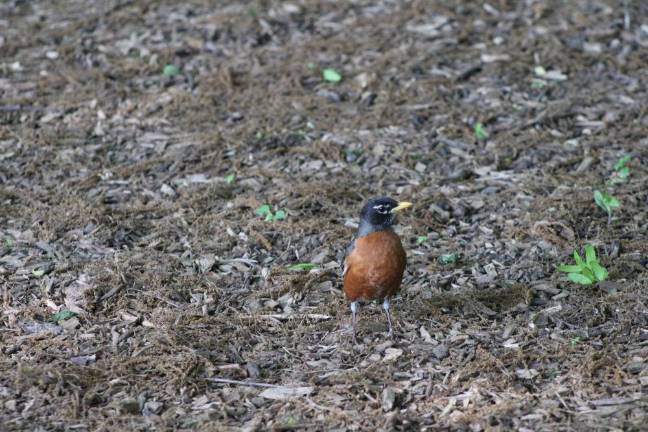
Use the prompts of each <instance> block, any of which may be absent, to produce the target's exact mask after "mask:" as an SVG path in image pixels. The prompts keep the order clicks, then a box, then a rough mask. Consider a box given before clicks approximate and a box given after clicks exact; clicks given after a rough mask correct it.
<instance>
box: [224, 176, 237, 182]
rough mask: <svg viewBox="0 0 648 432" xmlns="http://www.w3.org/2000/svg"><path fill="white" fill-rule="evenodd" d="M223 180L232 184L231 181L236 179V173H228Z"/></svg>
mask: <svg viewBox="0 0 648 432" xmlns="http://www.w3.org/2000/svg"><path fill="white" fill-rule="evenodd" d="M225 181H226V182H227V184H232V183H234V182H235V181H236V174H228V175H227V176H226V177H225Z"/></svg>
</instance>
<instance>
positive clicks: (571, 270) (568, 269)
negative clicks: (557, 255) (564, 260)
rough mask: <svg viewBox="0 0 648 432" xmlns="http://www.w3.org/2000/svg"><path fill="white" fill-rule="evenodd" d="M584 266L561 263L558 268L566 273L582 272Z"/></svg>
mask: <svg viewBox="0 0 648 432" xmlns="http://www.w3.org/2000/svg"><path fill="white" fill-rule="evenodd" d="M581 269H582V267H581V266H579V265H564V264H563V265H561V266H558V270H559V271H561V272H565V273H580V271H581Z"/></svg>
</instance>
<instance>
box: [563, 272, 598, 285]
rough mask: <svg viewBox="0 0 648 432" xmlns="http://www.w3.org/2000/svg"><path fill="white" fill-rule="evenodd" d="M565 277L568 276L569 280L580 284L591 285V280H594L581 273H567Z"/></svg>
mask: <svg viewBox="0 0 648 432" xmlns="http://www.w3.org/2000/svg"><path fill="white" fill-rule="evenodd" d="M567 277H568V278H569V280H570V281H572V282H575V283H577V284H581V285H591V284H592V282H594V280H593V279H590V278H588V277H587V276H585V275H582V274H580V273H569V274H568V275H567Z"/></svg>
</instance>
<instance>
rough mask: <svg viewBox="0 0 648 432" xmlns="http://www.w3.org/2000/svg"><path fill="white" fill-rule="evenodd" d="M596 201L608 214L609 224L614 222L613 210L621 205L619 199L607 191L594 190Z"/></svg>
mask: <svg viewBox="0 0 648 432" xmlns="http://www.w3.org/2000/svg"><path fill="white" fill-rule="evenodd" d="M594 202H595V203H596V205H597V206H599V207H601V208H602V209H603V210H605V211H606V212H607V214H608V225H610V223H611V222H612V210H614V209H618V208H619V207H621V203H620V202H619V200H618V199H616V198H614V197H613V196H612V195H610V194H609V193H607V192H601V191H598V190H597V191H594Z"/></svg>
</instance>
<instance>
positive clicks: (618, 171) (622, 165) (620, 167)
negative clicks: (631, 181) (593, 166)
mask: <svg viewBox="0 0 648 432" xmlns="http://www.w3.org/2000/svg"><path fill="white" fill-rule="evenodd" d="M631 160H632V156H630V155H626V156H623V157H622V158H621V159H619V160H618V162H617V163H615V164H614V171H613V172H612V178H610V181H609V183H610V184H615V183H623V182H624V181H626V180H627V179H628V176H630V167H629V166H628V162H630V161H631Z"/></svg>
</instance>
